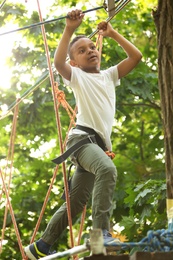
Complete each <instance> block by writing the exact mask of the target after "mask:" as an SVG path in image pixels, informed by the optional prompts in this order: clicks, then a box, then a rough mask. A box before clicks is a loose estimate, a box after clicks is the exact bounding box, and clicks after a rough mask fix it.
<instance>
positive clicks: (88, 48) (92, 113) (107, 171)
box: [25, 10, 142, 260]
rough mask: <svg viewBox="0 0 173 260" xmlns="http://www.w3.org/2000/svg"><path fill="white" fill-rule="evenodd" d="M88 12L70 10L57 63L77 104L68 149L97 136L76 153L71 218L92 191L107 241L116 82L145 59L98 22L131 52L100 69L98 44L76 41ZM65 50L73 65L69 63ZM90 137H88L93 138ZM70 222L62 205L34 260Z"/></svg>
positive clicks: (33, 249)
mask: <svg viewBox="0 0 173 260" xmlns="http://www.w3.org/2000/svg"><path fill="white" fill-rule="evenodd" d="M83 17H84V14H83V13H82V11H81V10H74V11H71V12H69V13H68V18H67V19H66V26H65V29H64V32H63V36H62V38H61V41H60V43H59V46H58V48H57V50H56V52H55V58H54V63H55V67H56V69H57V70H58V72H59V73H60V74H61V75H62V77H63V79H64V82H65V84H66V85H69V86H70V87H71V88H72V90H73V92H74V96H75V98H76V104H77V107H78V114H77V120H76V121H77V122H76V127H75V128H73V129H71V131H70V133H69V138H68V142H67V147H71V146H73V145H74V144H75V143H77V142H79V141H80V140H83V139H86V137H88V136H89V137H90V135H94V136H95V139H94V140H95V141H94V142H92V141H91V142H88V143H87V144H85V145H83V146H81V147H80V148H79V149H78V150H77V152H74V153H73V155H72V160H73V161H75V163H76V171H75V173H74V175H73V178H72V182H71V189H70V204H71V216H72V218H73V219H74V217H75V216H76V215H77V214H78V213H79V212H81V211H82V210H83V208H84V206H85V204H86V203H87V201H88V199H89V197H90V195H91V193H92V219H93V228H99V229H102V232H103V238H104V242H106V243H111V242H113V241H114V239H113V238H112V236H111V234H110V233H109V218H110V212H111V207H112V197H113V192H114V187H115V183H116V175H117V174H116V167H115V165H114V164H113V162H112V160H111V159H110V158H109V157H108V155H107V154H106V153H105V151H106V150H109V151H111V141H110V135H111V129H112V125H113V119H114V114H115V90H114V88H115V86H116V85H119V79H121V78H122V77H124V76H126V75H127V74H128V73H129V72H130V71H131V70H132V69H133V68H134V67H135V66H136V65H137V64H138V62H139V61H140V60H141V57H142V55H141V53H140V51H139V50H138V49H137V48H136V47H135V46H134V45H133V44H132V43H130V42H129V41H128V40H126V39H125V38H124V37H123V36H121V35H120V34H119V33H118V32H117V31H115V30H114V29H113V27H112V26H111V25H110V23H107V22H101V23H99V24H98V33H99V34H100V35H102V36H107V37H110V38H112V39H113V40H114V41H116V42H117V43H118V44H120V45H121V47H122V48H123V49H124V51H125V52H126V54H127V58H126V59H124V60H123V61H122V62H120V63H119V64H118V65H115V66H113V67H111V68H109V69H107V70H104V71H100V68H99V64H100V56H99V52H98V51H97V49H96V47H95V45H94V43H93V42H92V41H91V40H90V39H88V38H87V37H86V36H78V37H76V38H74V39H73V40H72V42H71V43H70V40H71V37H72V35H73V33H74V31H75V30H76V29H77V28H78V27H79V25H80V24H81V22H82V20H83ZM67 54H68V55H69V57H70V64H69V63H66V57H67ZM89 139H90V138H89ZM67 226H68V218H67V210H66V204H65V203H64V204H63V205H62V206H61V207H60V208H59V209H58V210H57V212H56V213H55V214H54V216H53V217H52V218H51V220H50V222H49V224H48V226H47V228H46V230H45V232H44V233H43V235H42V237H41V239H39V240H38V241H36V242H35V243H33V244H32V245H29V246H27V247H26V248H25V252H26V254H27V256H28V257H29V258H30V259H31V260H35V259H38V258H40V257H43V256H46V255H48V254H49V250H50V247H51V246H52V245H53V244H54V242H55V241H56V240H57V239H58V238H59V237H60V235H61V233H62V231H63V230H64V229H65V228H66V227H67Z"/></svg>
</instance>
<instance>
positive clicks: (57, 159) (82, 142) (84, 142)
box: [52, 135, 96, 164]
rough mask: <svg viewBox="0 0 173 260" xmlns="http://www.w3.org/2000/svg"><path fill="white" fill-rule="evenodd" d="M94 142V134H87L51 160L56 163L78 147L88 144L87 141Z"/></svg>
mask: <svg viewBox="0 0 173 260" xmlns="http://www.w3.org/2000/svg"><path fill="white" fill-rule="evenodd" d="M95 142H96V138H95V136H94V135H89V136H87V137H86V138H84V139H82V140H81V141H79V142H77V143H76V144H74V145H72V146H71V147H70V148H69V149H68V150H67V151H66V152H64V153H63V154H62V155H60V156H58V157H57V158H55V159H53V160H52V162H54V163H56V164H60V163H62V162H64V161H65V160H66V159H67V158H68V157H69V156H70V155H71V154H72V153H74V152H76V151H77V150H78V149H79V148H81V147H82V146H83V145H85V144H88V143H95Z"/></svg>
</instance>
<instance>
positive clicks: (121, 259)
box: [84, 254, 148, 260]
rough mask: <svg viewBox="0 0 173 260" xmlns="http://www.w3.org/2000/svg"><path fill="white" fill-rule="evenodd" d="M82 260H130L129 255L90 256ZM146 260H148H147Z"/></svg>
mask: <svg viewBox="0 0 173 260" xmlns="http://www.w3.org/2000/svg"><path fill="white" fill-rule="evenodd" d="M84 260H130V257H129V255H125V254H124V255H91V256H87V257H84ZM147 260H148V259H147Z"/></svg>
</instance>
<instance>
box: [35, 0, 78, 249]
mask: <svg viewBox="0 0 173 260" xmlns="http://www.w3.org/2000/svg"><path fill="white" fill-rule="evenodd" d="M37 5H38V13H39V18H40V21H41V22H42V21H43V19H42V14H41V9H40V4H39V0H37ZM41 31H42V35H43V40H44V46H45V51H46V57H47V64H48V68H49V75H50V82H51V87H52V94H53V100H54V109H55V115H56V123H57V129H58V137H59V145H60V151H61V154H62V153H63V151H64V149H63V142H62V132H61V122H60V117H59V113H58V107H57V106H56V99H55V97H56V95H55V89H54V84H55V82H54V77H53V71H52V67H51V61H50V56H49V48H48V44H47V39H46V33H45V28H44V25H42V26H41ZM56 169H57V168H56ZM62 169H63V177H64V186H65V193H66V202H67V214H68V221H69V228H70V238H71V246H72V247H73V246H74V240H73V233H72V220H71V211H70V199H69V196H68V183H67V176H66V167H65V163H62ZM55 172H56V171H55ZM55 172H54V173H55ZM49 190H50V189H49ZM48 193H49V192H48ZM47 195H49V194H47ZM39 222H40V220H39ZM38 225H39V223H38ZM33 239H34V236H32V240H33Z"/></svg>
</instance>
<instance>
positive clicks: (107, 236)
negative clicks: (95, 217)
mask: <svg viewBox="0 0 173 260" xmlns="http://www.w3.org/2000/svg"><path fill="white" fill-rule="evenodd" d="M102 232H103V240H104V246H105V247H106V249H107V251H116V250H117V249H120V245H119V244H120V243H121V241H120V240H119V239H118V238H116V237H112V235H111V233H109V232H108V231H107V230H106V229H104V230H102ZM115 244H117V245H115Z"/></svg>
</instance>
